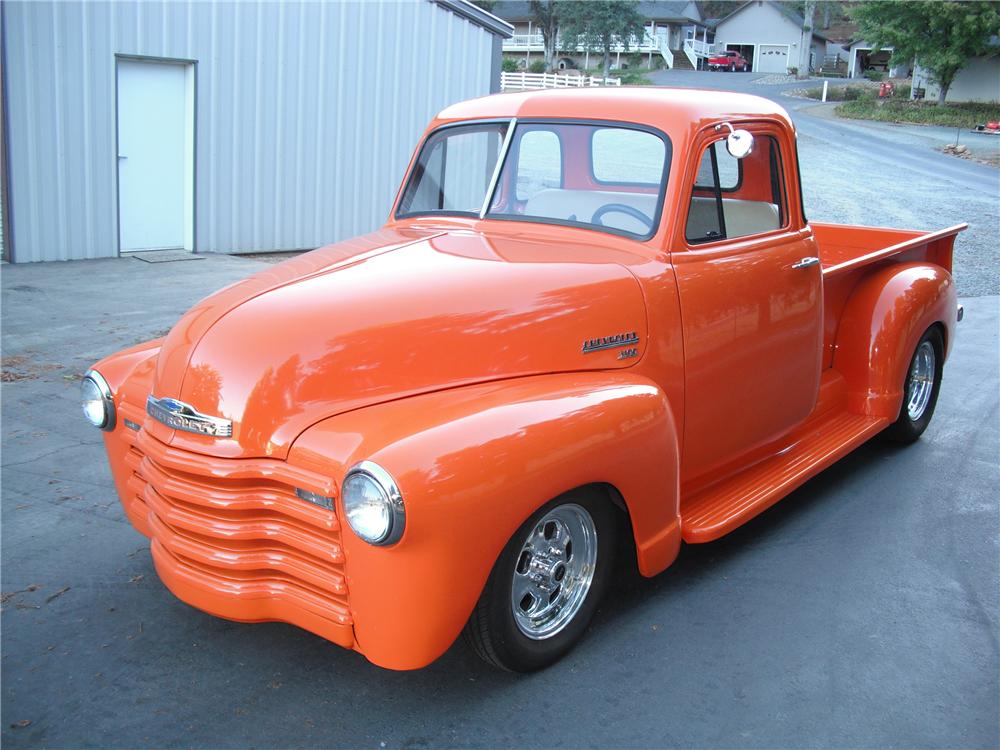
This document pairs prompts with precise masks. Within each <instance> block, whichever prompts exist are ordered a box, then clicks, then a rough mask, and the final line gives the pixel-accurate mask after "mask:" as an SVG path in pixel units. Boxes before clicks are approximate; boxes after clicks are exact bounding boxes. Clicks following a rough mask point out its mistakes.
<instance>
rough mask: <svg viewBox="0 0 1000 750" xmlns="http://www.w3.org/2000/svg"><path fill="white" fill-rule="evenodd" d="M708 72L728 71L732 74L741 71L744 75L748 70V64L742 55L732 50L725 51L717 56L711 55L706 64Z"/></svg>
mask: <svg viewBox="0 0 1000 750" xmlns="http://www.w3.org/2000/svg"><path fill="white" fill-rule="evenodd" d="M706 64H707V65H708V69H709V70H728V71H729V72H734V71H737V70H741V71H743V72H744V73H746V72H747V71H748V70H750V63H749V62H747V59H746V58H745V57H743V55H742V54H740V53H739V52H737V51H736V50H734V49H727V50H725V51H724V52H720V53H719V54H717V55H712V56H711V57H709V58H708V61H707V62H706Z"/></svg>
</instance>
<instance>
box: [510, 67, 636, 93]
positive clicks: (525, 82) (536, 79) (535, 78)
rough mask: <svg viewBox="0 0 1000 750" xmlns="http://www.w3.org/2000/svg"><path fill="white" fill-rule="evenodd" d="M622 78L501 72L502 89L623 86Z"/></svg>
mask: <svg viewBox="0 0 1000 750" xmlns="http://www.w3.org/2000/svg"><path fill="white" fill-rule="evenodd" d="M621 85H622V79H621V78H598V77H596V76H568V75H561V74H559V73H507V72H506V71H503V72H501V73H500V90H501V91H524V90H525V89H575V88H586V87H589V86H621Z"/></svg>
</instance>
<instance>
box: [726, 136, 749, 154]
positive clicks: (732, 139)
mask: <svg viewBox="0 0 1000 750" xmlns="http://www.w3.org/2000/svg"><path fill="white" fill-rule="evenodd" d="M726 150H727V151H728V152H729V153H730V154H731V155H732V156H733V157H734V158H736V159H742V158H743V157H744V156H749V155H750V154H751V153H752V152H753V136H752V135H750V133H749V131H746V130H734V131H733V132H732V133H730V134H729V135H728V136H727V137H726Z"/></svg>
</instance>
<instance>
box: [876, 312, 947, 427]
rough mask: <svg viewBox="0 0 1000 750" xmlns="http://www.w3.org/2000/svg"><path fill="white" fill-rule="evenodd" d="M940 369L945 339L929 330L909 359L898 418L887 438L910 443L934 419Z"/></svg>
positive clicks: (935, 331)
mask: <svg viewBox="0 0 1000 750" xmlns="http://www.w3.org/2000/svg"><path fill="white" fill-rule="evenodd" d="M943 369H944V339H942V337H941V331H940V330H939V329H938V328H936V327H934V328H929V329H928V330H927V331H926V332H925V333H924V335H923V336H922V337H921V338H920V341H919V342H918V343H917V348H916V349H915V350H914V352H913V357H912V359H910V366H909V368H908V369H907V371H906V382H905V383H904V384H903V405H902V407H901V408H900V410H899V417H898V418H897V419H896V421H895V422H894V423H893V424H892V425H891V426H890V427H889V428H888V429H887V430H886V431H885V436H886V437H887V438H889V439H890V440H893V441H895V442H897V443H912V442H914V441H915V440H916V439H917V438H919V437H920V436H921V435H922V434H923V432H924V430H926V429H927V425H929V424H930V423H931V417H933V416H934V407H935V406H936V405H937V399H938V393H939V392H940V390H941V374H942V371H943Z"/></svg>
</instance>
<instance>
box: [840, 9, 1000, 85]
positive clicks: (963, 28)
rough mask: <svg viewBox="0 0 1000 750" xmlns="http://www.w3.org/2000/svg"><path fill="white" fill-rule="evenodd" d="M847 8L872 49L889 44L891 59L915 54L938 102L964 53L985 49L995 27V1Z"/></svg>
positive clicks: (998, 12)
mask: <svg viewBox="0 0 1000 750" xmlns="http://www.w3.org/2000/svg"><path fill="white" fill-rule="evenodd" d="M850 13H851V17H852V18H853V19H854V21H855V23H857V24H858V33H859V36H861V37H863V38H864V39H865V40H866V41H867V42H868V43H870V44H871V45H872V49H876V50H877V49H881V48H883V47H892V48H893V52H892V62H893V64H900V63H908V62H909V61H911V60H913V59H914V58H916V60H917V62H918V63H919V64H920V66H921V67H923V68H924V69H925V70H927V71H928V74H929V77H930V79H931V80H932V81H934V83H936V84H937V85H938V87H939V90H938V101H937V103H938V105H942V104H944V101H945V97H946V96H947V95H948V89H949V88H951V84H952V82H953V81H954V80H955V76H956V75H957V74H958V72H959V71H960V70H961V69H962V68H964V67H965V65H966V63H968V61H969V58H970V57H978V56H982V55H987V54H990V52H991V50H990V37H992V36H994V35H996V34H997V33H998V32H1000V6H998V4H997V3H995V2H992V0H969V1H967V2H950V1H948V2H946V1H945V0H933V1H931V2H919V3H899V2H892V0H872V1H871V2H866V3H858V5H856V6H855V7H853V8H852V9H851V11H850Z"/></svg>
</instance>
